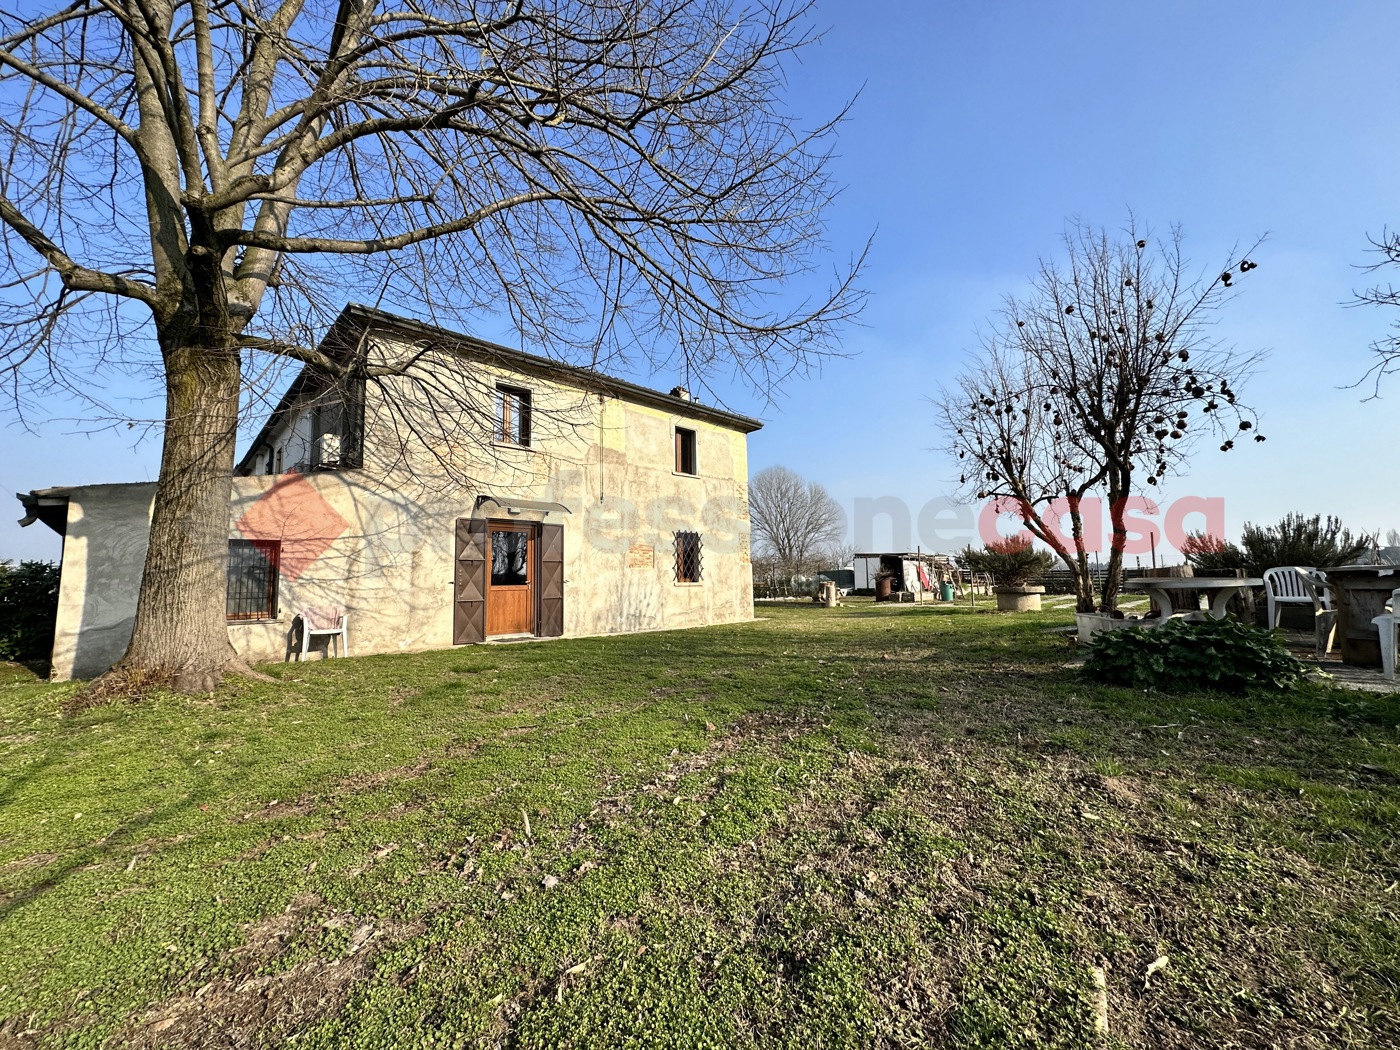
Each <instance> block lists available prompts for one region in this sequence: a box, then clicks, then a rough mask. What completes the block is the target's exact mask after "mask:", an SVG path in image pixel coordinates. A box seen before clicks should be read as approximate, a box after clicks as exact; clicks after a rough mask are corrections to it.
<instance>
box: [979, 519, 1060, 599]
mask: <svg viewBox="0 0 1400 1050" xmlns="http://www.w3.org/2000/svg"><path fill="white" fill-rule="evenodd" d="M958 562H959V563H960V564H961V565H962V567H963V568H965V569H968V570H970V571H972V572H979V573H986V574H987V575H989V576H991V578H992V582H993V584H995V586H994V587H993V588H992V593H993V594H995V595H996V596H997V611H998V612H1039V611H1040V596H1041V595H1042V594H1044V593H1045V588H1044V587H1041V586H1039V585H1038V584H1037V583H1036V582H1035V581H1036V580H1039V579H1040V578H1041V577H1043V576H1044V575H1045V574H1046V573H1047V572H1049V571H1050V567H1051V566H1052V565H1054V563H1055V560H1054V558H1052V557H1051V556H1050V554H1049V553H1048V552H1046V551H1038V550H1036V549H1035V548H1034V547H1032V546H1031V542H1030V540H1028V539H1021V538H1019V537H1016V536H1012V537H1009V538H1007V539H1004V540H993V541H992V542H990V543H988V544H987V545H986V546H985V547H983V548H982V549H981V550H980V551H979V550H973V549H972V548H971V547H968V548H967V549H966V550H965V551H963V552H962V554H960V555H959V556H958Z"/></svg>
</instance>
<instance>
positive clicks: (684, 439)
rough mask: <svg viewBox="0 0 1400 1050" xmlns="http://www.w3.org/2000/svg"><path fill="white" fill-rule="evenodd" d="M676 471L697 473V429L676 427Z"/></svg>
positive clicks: (679, 472)
mask: <svg viewBox="0 0 1400 1050" xmlns="http://www.w3.org/2000/svg"><path fill="white" fill-rule="evenodd" d="M676 473H677V474H695V473H697V471H696V469H695V431H693V430H686V429H685V428H684V427H676Z"/></svg>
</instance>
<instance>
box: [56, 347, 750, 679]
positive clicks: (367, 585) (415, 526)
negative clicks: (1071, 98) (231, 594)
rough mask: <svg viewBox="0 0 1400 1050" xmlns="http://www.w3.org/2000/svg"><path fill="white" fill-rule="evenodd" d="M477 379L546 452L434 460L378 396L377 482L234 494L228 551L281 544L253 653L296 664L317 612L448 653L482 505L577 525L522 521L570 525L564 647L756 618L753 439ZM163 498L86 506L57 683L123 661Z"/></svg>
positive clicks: (296, 480) (63, 610) (370, 465)
mask: <svg viewBox="0 0 1400 1050" xmlns="http://www.w3.org/2000/svg"><path fill="white" fill-rule="evenodd" d="M479 378H480V379H481V380H482V382H481V385H480V389H481V391H482V395H481V396H483V397H487V396H489V392H490V391H491V390H493V389H494V381H495V379H497V378H499V379H501V380H502V381H508V382H511V383H514V384H517V385H520V386H526V387H528V388H529V389H530V390H531V391H532V393H533V398H534V417H535V419H534V436H533V441H532V447H531V448H529V449H522V448H513V447H508V446H502V445H498V444H495V443H494V442H492V441H491V440H490V438H491V435H490V433H489V432H487V433H485V434H484V435H483V433H482V430H483V428H484V425H485V424H484V422H483V420H484V418H486V417H477V418H475V419H471V418H468V419H465V420H464V421H463V422H462V423H461V424H460V425H459V426H458V430H457V433H456V435H455V439H454V440H451V442H450V444H449V445H448V446H447V447H442V446H441V445H440V444H439V446H438V447H436V448H434V449H432V450H430V449H428V448H426V447H422V446H421V445H419V444H416V443H415V442H414V441H413V440H411V439H406V438H405V437H404V430H403V428H402V426H401V425H396V423H395V417H394V413H395V412H402V411H403V410H404V406H403V404H402V403H398V404H392V405H391V404H390V403H389V401H391V400H393V398H392V389H390V390H389V392H388V394H387V395H386V393H385V392H382V391H381V392H380V393H378V394H375V393H373V392H372V393H371V394H370V395H369V396H368V397H367V402H366V440H365V450H366V451H365V455H366V462H365V469H364V470H356V471H336V472H317V473H312V474H309V475H306V476H304V477H303V476H301V475H277V476H252V477H239V478H235V479H234V501H233V506H232V508H231V514H230V538H239V537H247V538H252V539H278V540H281V542H282V544H283V547H282V573H281V580H280V583H279V596H278V597H279V615H278V617H277V618H276V619H275V620H272V621H268V622H257V623H235V624H231V625H230V627H229V636H230V638H231V639H232V641H233V643H234V646H235V648H237V649H238V651H239V652H240V653H242V654H243V655H244V656H245V657H246V658H248V659H250V660H252V661H254V662H257V661H265V660H280V659H282V658H283V656H284V653H285V649H286V638H287V631H288V629H289V627H290V624H291V620H292V618H293V617H294V616H295V615H296V613H297V611H298V610H300V609H301V608H303V607H305V606H308V605H335V606H338V607H341V608H343V609H345V610H346V611H347V613H348V616H349V630H348V634H349V644H350V651H351V653H352V654H365V653H382V652H398V651H406V650H415V649H430V648H440V647H446V646H449V645H451V644H452V613H453V599H454V594H453V587H454V557H455V550H454V543H455V540H454V531H455V523H456V520H457V519H458V518H462V517H468V516H470V515H471V514H472V512H473V508H474V506H475V504H476V497H477V496H478V494H489V495H493V496H497V497H500V498H502V499H507V498H509V499H518V500H542V501H549V502H553V503H560V504H563V505H564V506H566V507H568V508H569V511H570V512H571V513H568V514H559V513H557V512H556V513H553V514H551V515H550V516H549V517H548V518H544V517H543V515H541V514H539V513H531V512H524V513H522V514H520V515H519V516H517V517H514V518H512V519H511V520H517V521H519V520H549V521H557V522H561V523H562V524H563V526H564V550H565V561H564V575H565V584H564V633H565V634H566V635H569V636H578V635H590V634H611V633H619V632H631V631H645V630H657V629H663V628H679V627H692V626H698V625H701V624H710V623H722V622H731V621H736V620H748V619H752V617H753V601H752V574H751V569H750V563H749V521H748V505H747V476H748V462H747V442H746V436H745V435H744V434H742V433H740V432H737V431H734V430H730V429H727V428H725V427H721V426H718V425H715V424H712V423H709V422H707V421H704V420H699V419H694V418H689V417H686V416H684V415H679V414H678V415H671V414H668V413H666V412H664V411H660V410H658V409H654V408H651V407H647V406H641V405H637V404H632V403H627V402H622V401H619V400H617V399H613V398H602V397H599V396H598V395H596V394H593V393H588V392H585V391H582V390H580V389H577V388H574V387H570V386H567V385H563V384H559V383H551V382H546V381H543V380H541V379H539V378H538V377H528V378H524V377H521V376H519V375H516V374H514V373H510V372H505V371H501V370H492V369H485V368H484V369H483V370H482V372H481V374H480V377H479ZM386 397H387V398H388V400H386ZM488 414H489V413H488ZM438 422H439V424H440V423H441V421H440V420H439V421H438ZM400 423H401V418H400ZM678 423H679V424H680V425H682V426H684V427H686V428H687V429H690V430H693V431H695V432H696V453H697V456H696V458H697V474H696V475H695V476H686V475H679V474H677V473H676V472H675V471H674V469H673V467H674V446H673V440H674V438H673V427H674V426H675V425H677V424H678ZM444 433H446V434H448V435H452V431H451V429H450V428H448V429H447V430H445V431H444ZM445 461H446V464H447V465H445ZM153 493H154V486H153V485H111V486H92V487H89V488H83V489H74V490H72V496H71V499H70V504H69V524H68V530H69V531H68V538H67V541H66V543H65V550H64V564H63V582H62V589H61V594H60V608H59V627H58V636H57V638H56V640H55V646H54V676H55V677H56V678H69V677H86V676H90V675H93V674H97V673H100V672H101V671H102V670H104V669H105V668H106V667H108V666H110V665H111V663H112V662H114V661H115V660H116V659H117V658H119V657H120V655H121V653H122V651H123V649H124V648H125V645H126V642H127V640H128V639H129V637H130V631H131V622H132V618H133V615H134V612H135V601H136V593H137V590H138V588H139V582H140V577H141V568H142V562H143V559H144V557H145V547H146V542H147V536H148V533H149V514H150V503H151V498H152V496H153ZM489 507H490V505H489V504H488V508H489ZM491 513H493V514H497V515H499V516H501V517H504V516H505V515H504V513H503V512H499V511H494V510H493V511H491ZM678 530H687V531H696V532H699V533H701V537H702V547H703V557H702V565H703V574H702V580H701V582H699V583H696V584H679V583H677V582H676V580H675V563H674V539H673V534H674V533H675V532H676V531H678Z"/></svg>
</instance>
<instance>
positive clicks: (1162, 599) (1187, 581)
mask: <svg viewBox="0 0 1400 1050" xmlns="http://www.w3.org/2000/svg"><path fill="white" fill-rule="evenodd" d="M1262 586H1264V581H1263V580H1256V579H1254V578H1253V577H1249V578H1246V579H1241V578H1239V577H1235V576H1169V577H1163V578H1161V579H1158V578H1155V577H1151V578H1141V579H1136V580H1129V581H1128V582H1127V583H1125V584H1124V586H1123V589H1124V590H1131V591H1146V592H1147V594H1148V596H1149V597H1150V598H1151V599H1152V604H1153V606H1154V607H1155V608H1156V610H1157V622H1156V623H1153V624H1151V625H1149V626H1152V627H1160V626H1162V624H1164V623H1166V622H1167V621H1169V620H1171V619H1174V618H1176V617H1181V616H1190V615H1191V614H1190V613H1179V612H1177V611H1176V610H1175V609H1174V608H1172V595H1173V594H1180V593H1181V592H1182V591H1196V592H1197V593H1198V594H1206V595H1209V596H1210V610H1209V611H1208V612H1207V615H1208V616H1210V617H1211V618H1212V619H1215V620H1223V619H1224V618H1225V607H1226V606H1228V605H1229V604H1230V599H1231V598H1233V597H1234V596H1235V595H1237V594H1244V593H1246V592H1247V591H1250V590H1253V589H1254V588H1255V587H1262ZM1197 612H1198V613H1199V610H1197Z"/></svg>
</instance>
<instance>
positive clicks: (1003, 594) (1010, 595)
mask: <svg viewBox="0 0 1400 1050" xmlns="http://www.w3.org/2000/svg"><path fill="white" fill-rule="evenodd" d="M992 593H993V594H995V595H996V596H997V612H1040V596H1041V595H1042V594H1044V593H1045V588H1044V587H1036V586H1028V585H1025V584H1018V585H1017V586H1014V587H995V588H993V589H992Z"/></svg>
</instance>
